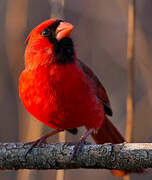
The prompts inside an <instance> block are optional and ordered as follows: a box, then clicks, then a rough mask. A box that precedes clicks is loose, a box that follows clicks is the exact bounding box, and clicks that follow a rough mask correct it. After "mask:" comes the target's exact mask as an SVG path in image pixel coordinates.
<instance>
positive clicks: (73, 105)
mask: <svg viewBox="0 0 152 180" xmlns="http://www.w3.org/2000/svg"><path fill="white" fill-rule="evenodd" d="M73 28H74V27H73V25H72V24H70V23H67V22H65V21H63V20H60V19H50V20H47V21H44V22H42V23H41V24H40V25H38V26H37V27H36V28H35V29H33V31H32V32H31V33H30V34H29V36H28V38H27V40H26V42H27V47H26V51H25V69H24V71H23V72H22V73H21V76H20V79H19V94H20V97H21V100H22V102H23V104H24V106H25V108H26V109H27V111H28V112H29V113H31V114H32V115H33V116H34V117H36V118H37V119H38V120H40V121H41V122H42V123H44V124H45V125H47V126H49V127H51V128H54V129H55V130H54V131H52V132H51V133H48V134H47V135H45V136H43V137H41V138H40V139H38V140H37V141H35V144H38V143H41V142H42V141H44V140H45V139H46V138H47V137H49V136H51V135H53V134H56V133H58V132H59V131H62V130H69V131H70V132H72V133H76V131H77V130H76V128H77V127H80V126H85V127H86V128H87V131H86V133H85V134H84V136H83V138H81V140H80V143H79V144H81V143H83V141H84V140H85V139H86V137H87V136H88V135H89V134H91V135H92V137H93V139H94V140H95V142H96V143H98V144H102V143H122V142H124V138H123V137H122V136H121V134H120V133H119V132H118V130H117V129H116V128H115V127H114V125H113V124H112V123H111V122H110V120H109V119H108V118H107V116H106V115H109V116H112V110H111V106H110V102H109V99H108V96H107V93H106V91H105V88H104V87H103V85H102V84H101V83H100V81H99V80H98V78H97V77H96V75H95V74H94V73H93V72H92V71H91V70H90V68H89V67H88V66H86V65H85V64H84V63H83V62H81V61H80V60H78V58H77V56H76V52H75V49H74V44H73V41H72V39H71V38H70V34H71V32H72V30H73ZM112 173H113V174H114V175H116V176H123V175H125V174H126V173H128V172H127V171H119V170H113V171H112Z"/></svg>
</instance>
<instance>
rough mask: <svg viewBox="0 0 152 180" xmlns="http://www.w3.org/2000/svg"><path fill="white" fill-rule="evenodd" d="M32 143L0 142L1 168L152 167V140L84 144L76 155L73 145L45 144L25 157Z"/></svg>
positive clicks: (130, 168)
mask: <svg viewBox="0 0 152 180" xmlns="http://www.w3.org/2000/svg"><path fill="white" fill-rule="evenodd" d="M30 146H31V145H30V144H28V143H0V169H1V170H5V169H10V170H17V169H74V168H100V169H121V170H123V169H126V170H133V169H139V168H151V167H152V143H124V144H117V145H113V144H104V145H84V146H83V148H82V149H81V150H80V151H79V152H78V153H77V155H76V157H75V158H73V159H72V155H73V148H74V146H73V145H68V144H67V143H57V144H43V145H41V147H39V148H34V149H33V150H32V152H31V153H29V154H28V155H27V157H26V158H25V154H26V152H27V150H28V149H29V147H30Z"/></svg>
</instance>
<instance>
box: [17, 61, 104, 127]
mask: <svg viewBox="0 0 152 180" xmlns="http://www.w3.org/2000/svg"><path fill="white" fill-rule="evenodd" d="M19 93H20V97H21V99H22V102H23V104H24V106H25V108H26V109H27V110H28V111H29V112H30V113H31V114H32V115H33V116H35V117H36V118H37V119H39V120H40V121H42V122H43V123H45V124H46V125H48V126H50V127H53V128H57V129H70V128H74V127H79V126H83V125H86V126H88V127H89V126H99V124H101V119H102V118H103V114H104V111H103V110H102V109H103V107H102V104H101V103H100V102H99V100H98V99H97V97H96V95H95V91H94V88H93V86H92V84H91V82H90V81H89V79H88V78H87V77H86V76H85V74H84V73H83V71H82V70H81V68H79V67H78V66H76V64H74V63H71V64H66V65H62V64H61V65H60V64H53V65H50V66H46V67H45V66H43V67H38V68H37V69H35V70H29V71H26V70H25V71H24V72H23V73H22V74H21V76H20V81H19ZM94 118H96V121H95V120H94Z"/></svg>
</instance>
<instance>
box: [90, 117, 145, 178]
mask: <svg viewBox="0 0 152 180" xmlns="http://www.w3.org/2000/svg"><path fill="white" fill-rule="evenodd" d="M92 137H93V139H94V140H95V142H96V143H97V144H104V143H112V144H119V143H123V142H124V141H125V139H124V138H123V136H122V135H121V134H120V132H119V131H118V130H117V129H116V128H115V126H114V125H113V124H112V122H111V121H110V120H109V119H108V118H106V120H105V122H104V124H102V126H101V127H100V129H99V130H98V132H97V133H92ZM143 172H145V171H144V169H140V170H137V171H122V170H111V173H112V174H113V175H115V176H117V177H123V176H125V175H126V174H128V173H143Z"/></svg>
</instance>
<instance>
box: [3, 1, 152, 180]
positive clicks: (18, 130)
mask: <svg viewBox="0 0 152 180" xmlns="http://www.w3.org/2000/svg"><path fill="white" fill-rule="evenodd" d="M58 7H59V8H58ZM135 8H136V16H135V19H136V24H135V50H134V52H135V56H134V57H135V58H134V60H135V66H134V70H135V79H134V87H135V92H134V103H135V108H134V121H133V138H132V141H133V142H151V141H152V133H151V132H152V131H151V129H152V121H151V117H152V92H151V89H152V20H151V17H152V1H151V0H146V1H144V0H138V1H137V2H136V7H135ZM50 17H64V19H65V20H66V21H69V22H71V23H72V24H74V26H75V29H74V31H73V33H72V37H73V39H74V42H75V47H76V51H77V55H78V57H79V58H80V59H81V60H82V61H83V62H85V63H86V64H88V66H89V67H91V68H92V70H93V71H94V72H95V73H96V74H97V76H98V77H99V79H100V80H101V82H102V83H103V84H104V86H105V88H106V90H107V92H108V95H109V98H110V100H111V104H112V108H113V112H114V115H113V117H112V118H111V120H112V122H113V123H114V124H115V125H116V126H117V128H118V129H119V130H120V131H121V133H122V134H123V135H124V136H125V127H126V97H127V94H128V80H127V78H128V62H127V37H128V36H127V31H128V1H127V0H126V1H125V0H124V1H122V0H115V1H114V0H108V1H107V0H100V1H99V0H77V1H72V0H43V1H42V0H0V40H1V41H0V62H1V65H0V116H1V120H0V121H1V125H0V141H1V142H16V141H22V142H23V141H32V140H35V139H37V138H38V137H39V136H40V135H41V134H45V133H46V132H49V131H50V128H48V127H46V126H43V125H42V124H41V123H40V122H39V121H37V120H35V119H34V118H33V117H31V116H30V115H29V114H28V113H27V112H26V110H25V109H24V107H23V105H22V103H21V100H20V99H19V96H18V78H19V74H20V72H21V71H22V70H23V68H24V50H25V46H26V45H25V43H24V41H25V39H26V37H27V35H28V33H29V32H30V31H31V30H32V29H33V28H34V27H35V26H36V25H38V24H39V23H41V22H42V21H44V20H46V19H49V18H50ZM82 134H83V128H80V130H79V134H78V135H76V136H73V135H71V134H69V133H66V134H61V135H60V136H59V137H58V136H54V137H51V138H50V139H49V142H58V141H59V140H60V141H65V140H66V141H78V140H79V137H80V136H81V135H82ZM88 140H89V141H92V139H91V138H88ZM131 177H132V179H134V180H137V179H138V180H143V179H144V180H150V179H151V177H152V171H149V173H148V174H146V175H132V176H131ZM0 179H2V180H40V179H41V180H42V179H44V180H50V179H53V180H54V179H55V180H63V179H64V180H70V179H73V180H77V179H83V180H92V179H95V180H100V179H102V180H112V179H113V180H114V179H117V178H115V177H113V176H112V175H111V174H110V173H109V171H107V170H86V169H85V170H84V169H81V170H78V169H77V170H66V171H64V172H63V171H56V170H46V171H29V170H24V171H23V170H20V171H0Z"/></svg>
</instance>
